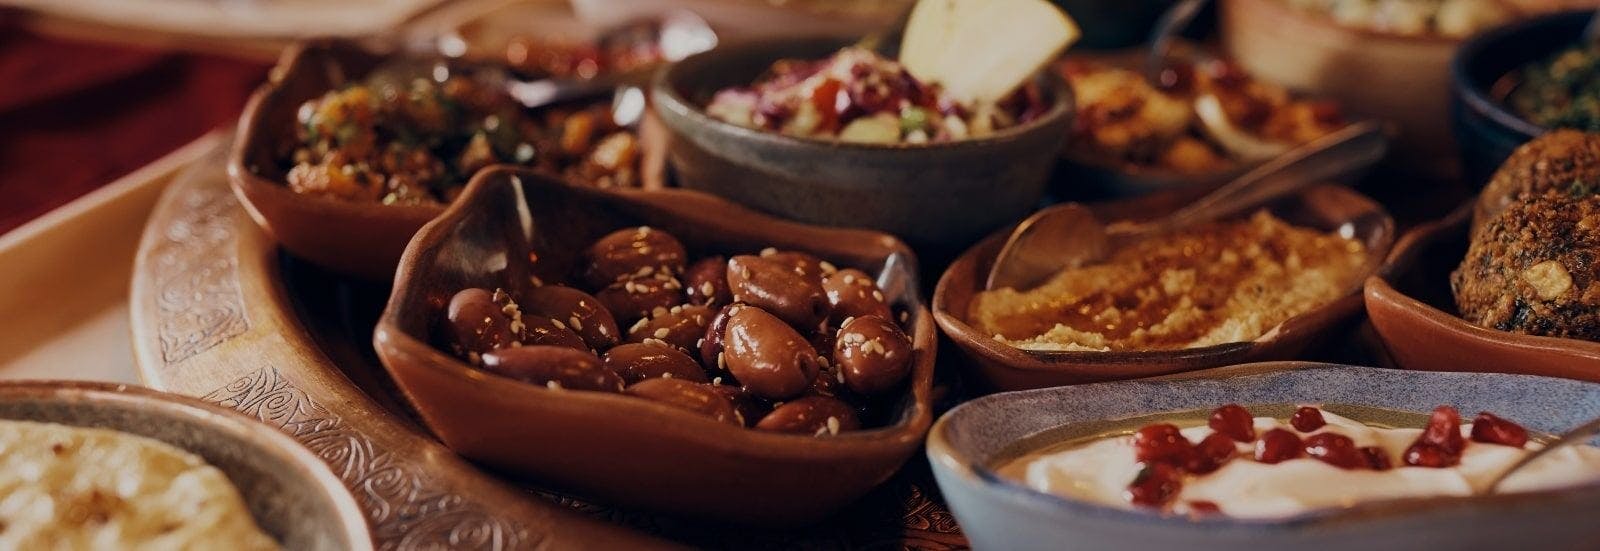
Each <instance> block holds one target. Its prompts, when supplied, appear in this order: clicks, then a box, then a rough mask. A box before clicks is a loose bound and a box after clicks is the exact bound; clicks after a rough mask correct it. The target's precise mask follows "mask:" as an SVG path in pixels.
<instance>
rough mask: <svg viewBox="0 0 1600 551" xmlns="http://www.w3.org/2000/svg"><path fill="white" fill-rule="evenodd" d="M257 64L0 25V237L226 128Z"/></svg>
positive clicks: (257, 77) (260, 75)
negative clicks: (79, 39)
mask: <svg viewBox="0 0 1600 551" xmlns="http://www.w3.org/2000/svg"><path fill="white" fill-rule="evenodd" d="M0 19H4V17H3V14H0ZM267 68H268V66H267V65H266V64H263V63H260V62H256V61H243V60H238V59H231V58H226V57H220V56H211V55H198V54H192V53H181V52H171V51H157V50H148V49H141V48H135V47H128V46H121V45H106V44H98V43H87V42H76V41H67V40H60V39H55V38H48V37H42V36H39V35H37V34H34V33H30V32H27V31H25V30H22V29H18V28H16V26H15V25H14V24H10V23H7V22H5V21H3V20H0V233H4V232H6V231H9V230H11V229H12V228H15V227H17V226H19V225H21V224H22V223H24V222H27V221H28V220H31V219H33V218H35V217H37V216H39V215H41V214H44V213H45V212H47V211H49V210H50V209H53V208H55V207H58V206H61V205H62V204H64V203H67V202H69V201H71V200H73V199H75V198H77V197H79V196H81V195H83V194H85V193H88V192H90V191H93V190H94V189H96V188H98V187H100V186H102V185H105V184H106V183H109V182H111V181H113V180H115V179H117V178H118V177H120V176H122V175H125V174H127V173H129V172H132V171H133V170H134V169H137V168H139V167H141V166H144V165H145V164H148V163H150V162H151V161H154V160H156V159H158V158H160V157H161V156H162V155H164V154H166V153H168V152H170V151H172V150H173V149H176V148H177V147H179V146H181V145H183V144H185V143H188V142H189V141H192V140H194V139H195V138H198V137H200V136H201V135H203V134H205V133H206V132H207V131H210V130H212V129H214V128H217V127H221V126H227V125H230V124H232V123H233V121H235V120H236V119H237V118H238V116H239V110H240V108H241V107H243V105H244V101H245V99H246V98H247V97H248V96H249V94H250V91H251V90H253V89H254V88H255V86H256V85H257V84H258V83H260V82H261V81H262V79H264V78H265V76H266V70H267Z"/></svg>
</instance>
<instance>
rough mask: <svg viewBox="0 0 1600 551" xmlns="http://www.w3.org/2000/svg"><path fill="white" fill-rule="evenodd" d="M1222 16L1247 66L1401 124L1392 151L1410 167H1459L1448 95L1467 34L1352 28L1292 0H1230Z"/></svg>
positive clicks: (1225, 36)
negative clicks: (1306, 10) (1455, 60)
mask: <svg viewBox="0 0 1600 551" xmlns="http://www.w3.org/2000/svg"><path fill="white" fill-rule="evenodd" d="M1218 22H1219V28H1220V30H1221V37H1222V44H1223V49H1224V50H1225V51H1227V53H1228V55H1229V56H1230V57H1232V58H1233V59H1234V60H1235V61H1237V62H1238V63H1239V65H1240V66H1241V67H1243V68H1244V70H1245V71H1247V72H1249V73H1250V74H1252V75H1255V76H1257V77H1259V78H1261V79H1263V80H1265V81H1268V82H1274V83H1277V84H1280V85H1283V86H1287V87H1289V88H1290V89H1293V90H1299V91H1303V92H1306V93H1309V94H1312V95H1314V96H1317V97H1325V98H1328V99H1332V100H1336V101H1338V102H1339V104H1340V105H1341V106H1342V107H1344V108H1345V109H1346V110H1347V111H1349V112H1350V113H1353V114H1355V115H1358V116H1363V117H1373V118H1377V119H1382V120H1386V121H1390V122H1393V123H1396V124H1397V125H1398V126H1399V129H1400V132H1399V135H1398V136H1397V137H1396V139H1395V154H1394V155H1393V156H1392V158H1393V159H1395V160H1397V161H1399V162H1400V163H1401V164H1402V165H1404V166H1406V167H1411V168H1415V169H1420V170H1424V171H1427V172H1428V173H1433V174H1451V173H1453V171H1455V170H1456V167H1455V166H1454V165H1455V162H1456V159H1455V158H1454V155H1455V153H1456V151H1455V149H1454V148H1452V147H1451V139H1450V115H1449V112H1448V106H1449V104H1448V103H1447V102H1446V101H1445V97H1446V96H1447V95H1448V94H1449V90H1450V69H1449V66H1450V56H1451V55H1452V54H1454V53H1455V51H1456V48H1457V47H1458V46H1460V45H1461V42H1462V39H1460V38H1452V37H1447V36H1440V35H1420V36H1408V35H1400V34H1393V33H1383V32H1377V31H1371V30H1366V29H1360V28H1353V27H1347V26H1343V25H1340V24H1338V23H1336V22H1334V21H1332V20H1331V19H1329V18H1326V17H1322V16H1320V15H1318V14H1311V13H1304V12H1302V11H1300V10H1298V9H1296V8H1294V7H1293V6H1290V5H1289V3H1288V2H1285V1H1284V0H1223V1H1222V2H1221V3H1220V4H1219V5H1218ZM1356 75H1359V77H1357V76H1356Z"/></svg>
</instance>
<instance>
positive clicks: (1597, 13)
mask: <svg viewBox="0 0 1600 551" xmlns="http://www.w3.org/2000/svg"><path fill="white" fill-rule="evenodd" d="M1583 43H1584V44H1590V45H1595V44H1600V9H1595V10H1594V15H1591V16H1589V24H1588V25H1584V27H1583Z"/></svg>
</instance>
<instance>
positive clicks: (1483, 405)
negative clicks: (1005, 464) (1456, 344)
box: [927, 362, 1600, 551]
mask: <svg viewBox="0 0 1600 551" xmlns="http://www.w3.org/2000/svg"><path fill="white" fill-rule="evenodd" d="M1226 403H1238V404H1242V405H1245V406H1246V407H1250V408H1251V409H1253V410H1256V411H1260V412H1269V413H1270V414H1275V415H1277V414H1288V413H1289V412H1290V411H1292V410H1291V409H1290V407H1291V406H1292V405H1293V404H1296V403H1315V404H1324V405H1325V406H1324V407H1327V408H1328V409H1329V410H1331V411H1335V412H1339V411H1345V412H1346V413H1353V414H1355V415H1357V416H1358V417H1359V418H1361V419H1362V420H1363V421H1368V422H1378V423H1383V424H1391V425H1395V426H1415V427H1420V426H1422V423H1423V422H1424V420H1425V419H1426V415H1425V413H1415V412H1428V411H1430V410H1432V409H1433V408H1434V407H1435V406H1438V405H1440V404H1449V405H1453V406H1455V407H1456V408H1458V409H1460V410H1461V411H1463V412H1465V413H1466V414H1468V415H1471V414H1473V413H1475V412H1478V411H1492V412H1495V413H1497V414H1500V415H1503V416H1505V417H1506V418H1508V419H1513V420H1516V421H1517V422H1519V423H1521V424H1522V425H1523V426H1525V427H1527V428H1528V429H1529V430H1530V431H1534V432H1535V433H1545V434H1551V433H1558V432H1561V431H1564V430H1566V429H1568V428H1571V427H1574V426H1577V425H1578V424H1580V423H1583V422H1585V421H1588V420H1589V419H1592V418H1594V417H1596V416H1600V384H1594V383H1586V382H1580V381H1571V380H1566V379H1555V378H1547V377H1534V376H1527V375H1504V374H1494V373H1442V372H1425V371H1400V370H1389V369H1375V368H1366V367H1352V366H1342V365H1332V364H1314V363H1306V362H1269V363H1257V364H1244V365H1239V366H1233V367H1224V368H1219V369H1212V370H1207V371H1197V372H1193V373H1187V374H1184V375H1182V376H1177V377H1169V378H1162V379H1146V380H1140V381H1121V382H1114V383H1100V384H1091V385H1080V386H1066V387H1055V388H1047V389H1040V390H1027V391H1020V392H1008V393H1003V394H993V395H990V396H986V397H983V398H978V399H976V400H973V401H970V402H967V403H965V404H962V405H960V406H958V407H956V408H955V409H952V410H950V412H949V413H946V414H945V415H944V416H943V417H941V418H940V419H939V420H938V421H937V422H935V423H934V425H933V429H932V431H931V432H930V433H929V435H928V447H927V450H928V459H929V461H930V462H931V463H932V465H933V473H934V477H935V479H936V480H937V481H938V484H939V489H940V490H941V491H943V492H944V497H945V500H946V501H947V502H948V503H949V505H950V510H951V512H952V513H954V514H955V517H956V520H957V521H958V522H960V524H961V529H962V530H963V531H964V532H965V533H966V535H967V538H968V539H969V540H970V541H971V542H972V544H973V547H975V548H977V549H1018V550H1029V549H1065V550H1077V549H1117V550H1127V549H1184V550H1186V551H1196V550H1213V549H1214V550H1218V551H1223V550H1228V551H1235V550H1238V549H1252V548H1254V549H1296V550H1308V549H1339V550H1349V549H1363V550H1374V549H1396V550H1404V549H1453V550H1454V549H1530V548H1539V549H1594V548H1595V544H1596V542H1600V523H1596V522H1595V515H1596V514H1597V513H1600V482H1596V483H1590V484H1586V485H1582V486H1577V487H1572V488H1564V489H1560V490H1552V491H1540V492H1528V493H1518V494H1497V495H1492V496H1487V497H1460V498H1436V499H1411V500H1396V501H1386V502H1375V503H1369V504H1363V505H1357V506H1354V507H1350V508H1345V509H1334V510H1326V511H1320V512H1314V513H1308V514H1305V515H1300V516H1295V517H1291V518H1287V519H1281V520H1242V519H1228V518H1201V519H1199V520H1191V519H1188V518H1186V517H1163V516H1161V515H1159V514H1156V513H1151V512H1144V511H1130V510H1123V509H1116V508H1112V507H1107V506H1103V505H1096V504H1091V503H1087V502H1083V501H1076V500H1071V499H1066V498H1062V497H1057V496H1053V495H1049V494H1045V493H1041V492H1035V491H1033V490H1030V489H1028V488H1027V487H1025V486H1023V485H1020V484H1016V483H1012V482H1009V481H1007V480H1005V479H1002V478H1001V477H1000V476H999V475H997V474H995V472H994V471H993V470H992V467H993V466H994V464H995V462H996V461H1000V460H1004V459H1005V458H1008V457H1015V455H1016V454H1017V453H1018V452H1020V451H1026V450H1023V449H1022V448H1027V449H1034V447H1033V446H1034V445H1046V444H1047V443H1048V442H1056V441H1063V440H1067V439H1071V438H1073V437H1081V436H1090V435H1096V434H1105V433H1107V432H1110V431H1115V430H1131V429H1133V428H1137V425H1139V424H1143V423H1145V422H1149V416H1153V415H1159V414H1162V413H1168V412H1181V411H1194V410H1205V411H1209V410H1210V409H1212V408H1215V407H1217V406H1219V405H1222V404H1226ZM1274 405H1275V406H1277V407H1278V408H1279V409H1281V411H1273V407H1271V406H1274ZM1140 417H1143V418H1144V419H1142V420H1134V419H1133V418H1140ZM1593 443H1597V444H1600V439H1597V441H1596V442H1593Z"/></svg>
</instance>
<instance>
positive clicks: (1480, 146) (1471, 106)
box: [1450, 10, 1594, 186]
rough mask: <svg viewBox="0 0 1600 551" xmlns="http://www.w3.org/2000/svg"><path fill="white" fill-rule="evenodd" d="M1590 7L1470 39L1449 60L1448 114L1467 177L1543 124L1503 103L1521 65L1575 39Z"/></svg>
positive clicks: (1482, 175)
mask: <svg viewBox="0 0 1600 551" xmlns="http://www.w3.org/2000/svg"><path fill="white" fill-rule="evenodd" d="M1593 15H1594V11H1593V10H1585V11H1574V12H1565V13H1556V14H1551V15H1545V16H1542V17H1535V18H1533V19H1529V20H1526V21H1522V22H1519V23H1515V24H1512V25H1508V26H1505V27H1501V28H1498V29H1494V30H1492V31H1489V32H1486V33H1483V34H1480V35H1478V36H1475V37H1473V38H1472V39H1471V40H1468V41H1467V42H1466V44H1464V45H1462V47H1461V51H1460V52H1458V53H1457V54H1456V56H1455V59H1454V60H1453V61H1452V62H1451V64H1450V73H1451V75H1450V78H1451V81H1450V97H1451V102H1450V116H1451V119H1452V121H1453V122H1454V123H1455V137H1456V140H1457V142H1458V143H1459V145H1460V149H1461V152H1460V153H1461V160H1462V164H1463V165H1464V166H1465V168H1466V177H1467V181H1468V182H1470V183H1472V184H1474V185H1479V186H1481V185H1483V184H1484V183H1486V182H1488V181H1489V177H1490V176H1491V175H1493V174H1494V171H1495V170H1497V169H1499V168H1500V164H1501V163H1503V162H1505V160H1506V157H1510V156H1511V152H1512V150H1514V149H1516V148H1517V146H1520V145H1522V144H1525V143H1528V141H1529V140H1532V139H1533V138H1534V137H1535V136H1538V135H1540V134H1543V133H1544V131H1545V129H1544V128H1543V127H1540V126H1539V125H1536V124H1533V123H1531V122H1528V121H1526V120H1523V119H1522V117H1521V116H1519V115H1517V114H1515V113H1513V112H1512V111H1511V109H1510V107H1509V106H1507V105H1506V104H1505V98H1506V96H1507V95H1509V94H1510V93H1511V90H1512V89H1514V88H1515V87H1516V85H1517V84H1518V83H1520V81H1521V79H1520V76H1519V74H1518V72H1519V71H1521V70H1522V68H1523V67H1526V66H1527V65H1528V64H1530V63H1535V62H1538V61H1540V60H1543V59H1545V58H1547V57H1549V56H1550V55H1551V54H1554V53H1555V52H1556V51H1558V50H1561V49H1563V48H1567V47H1569V46H1574V45H1577V44H1578V42H1579V39H1580V37H1581V36H1583V29H1584V26H1585V25H1588V24H1589V19H1590V18H1591V17H1593Z"/></svg>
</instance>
